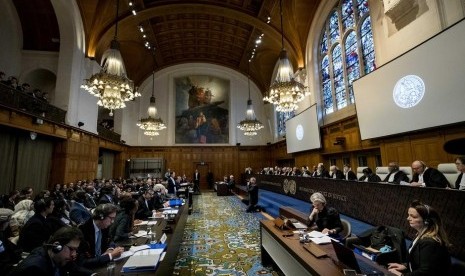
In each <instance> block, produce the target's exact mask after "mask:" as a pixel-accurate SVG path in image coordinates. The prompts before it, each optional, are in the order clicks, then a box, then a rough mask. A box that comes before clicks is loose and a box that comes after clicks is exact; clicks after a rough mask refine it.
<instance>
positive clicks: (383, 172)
mask: <svg viewBox="0 0 465 276" xmlns="http://www.w3.org/2000/svg"><path fill="white" fill-rule="evenodd" d="M388 174H389V168H388V167H376V175H377V176H379V178H381V181H383V180H384V178H386V176H387V175H388Z"/></svg>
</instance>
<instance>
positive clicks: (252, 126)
mask: <svg viewBox="0 0 465 276" xmlns="http://www.w3.org/2000/svg"><path fill="white" fill-rule="evenodd" d="M248 71H249V72H247V81H248V88H249V99H248V100H247V111H246V112H245V119H244V120H242V121H240V122H239V124H238V125H237V128H238V129H240V130H242V131H244V135H246V136H254V135H257V131H259V130H260V129H262V128H263V124H262V123H261V122H260V121H259V120H257V117H256V116H255V111H254V110H253V105H252V100H251V99H250V62H249V68H248Z"/></svg>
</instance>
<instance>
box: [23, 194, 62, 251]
mask: <svg viewBox="0 0 465 276" xmlns="http://www.w3.org/2000/svg"><path fill="white" fill-rule="evenodd" d="M53 208H55V202H54V201H53V199H52V198H50V197H48V198H43V199H40V200H38V201H36V202H34V210H35V214H34V215H33V216H32V217H31V218H30V219H29V220H28V221H27V222H26V224H25V225H24V227H23V229H22V230H21V232H20V234H19V240H18V246H19V247H20V248H22V249H23V250H24V251H26V252H31V251H32V250H33V249H34V248H36V247H39V246H41V245H42V244H43V243H44V242H46V241H47V240H48V239H49V238H50V235H51V234H52V233H50V229H49V227H48V225H47V221H46V218H47V216H48V215H49V214H51V213H52V212H53Z"/></svg>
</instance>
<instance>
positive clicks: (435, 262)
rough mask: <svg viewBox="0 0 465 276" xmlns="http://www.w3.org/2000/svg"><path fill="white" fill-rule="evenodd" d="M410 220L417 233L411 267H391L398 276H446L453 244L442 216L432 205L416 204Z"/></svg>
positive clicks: (411, 252)
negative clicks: (448, 237) (450, 247)
mask: <svg viewBox="0 0 465 276" xmlns="http://www.w3.org/2000/svg"><path fill="white" fill-rule="evenodd" d="M407 220H408V222H409V224H410V227H412V228H413V229H415V231H416V232H417V234H416V237H415V240H413V243H412V246H411V247H410V249H409V250H408V255H407V263H405V264H399V263H390V264H388V269H389V271H390V272H392V273H394V274H395V275H446V274H447V273H448V271H449V267H450V265H451V260H450V255H449V251H448V247H449V242H448V239H447V235H446V232H445V230H444V228H443V226H442V221H441V218H440V217H439V214H438V213H437V212H436V210H434V209H433V208H432V207H430V206H429V205H426V204H423V203H421V202H420V201H417V200H415V201H413V202H412V204H411V205H410V208H409V209H408V217H407Z"/></svg>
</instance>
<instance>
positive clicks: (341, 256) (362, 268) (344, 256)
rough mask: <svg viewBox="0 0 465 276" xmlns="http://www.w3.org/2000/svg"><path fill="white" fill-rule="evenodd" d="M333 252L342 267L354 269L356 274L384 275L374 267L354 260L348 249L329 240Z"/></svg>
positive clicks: (351, 252) (353, 255) (352, 253)
mask: <svg viewBox="0 0 465 276" xmlns="http://www.w3.org/2000/svg"><path fill="white" fill-rule="evenodd" d="M331 243H332V244H333V248H334V251H335V252H336V256H337V259H338V260H339V261H340V262H341V263H343V264H344V265H346V266H348V267H350V268H352V269H354V270H355V271H357V273H362V274H364V275H369V276H375V275H376V276H378V275H384V273H383V272H381V271H379V270H378V269H377V268H376V266H374V265H370V264H368V263H365V262H362V261H359V260H357V258H355V254H354V252H353V251H352V250H350V248H348V247H345V246H344V245H342V244H340V243H339V242H337V241H334V240H331Z"/></svg>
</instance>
